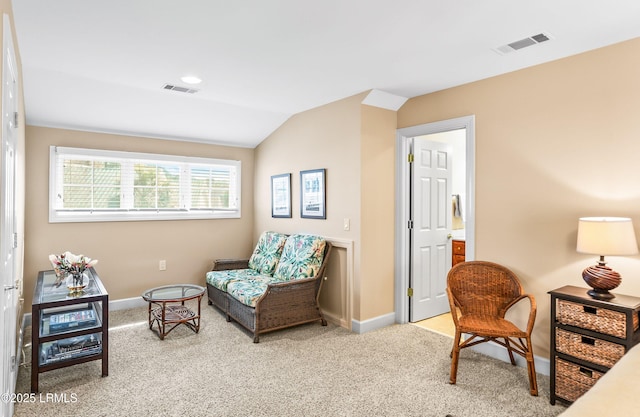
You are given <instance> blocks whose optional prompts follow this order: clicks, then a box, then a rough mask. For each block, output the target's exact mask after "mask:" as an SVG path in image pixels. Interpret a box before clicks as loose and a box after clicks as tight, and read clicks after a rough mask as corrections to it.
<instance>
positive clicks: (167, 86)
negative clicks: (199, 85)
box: [162, 84, 199, 94]
mask: <svg viewBox="0 0 640 417" xmlns="http://www.w3.org/2000/svg"><path fill="white" fill-rule="evenodd" d="M162 88H163V89H164V90H171V91H177V92H179V93H188V94H194V93H197V92H198V91H199V90H196V89H195V88H187V87H180V86H179V85H171V84H165V85H163V86H162Z"/></svg>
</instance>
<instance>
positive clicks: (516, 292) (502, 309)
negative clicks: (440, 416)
mask: <svg viewBox="0 0 640 417" xmlns="http://www.w3.org/2000/svg"><path fill="white" fill-rule="evenodd" d="M447 294H448V296H449V304H450V306H451V315H452V317H453V321H454V324H455V327H456V333H455V338H454V343H453V350H452V352H451V375H450V381H451V383H452V384H455V383H456V375H457V373H458V358H459V357H460V349H463V348H466V347H470V346H474V345H477V344H479V343H484V342H490V341H491V342H495V343H497V344H499V345H502V346H504V347H505V348H506V349H507V351H508V353H509V359H510V360H511V364H512V365H515V364H516V363H515V360H514V357H513V354H514V353H517V354H519V355H521V356H522V357H524V358H525V359H526V360H527V369H528V371H529V388H530V392H531V395H538V384H537V381H536V371H535V366H534V362H533V352H532V350H531V331H532V330H533V324H534V321H535V318H536V302H535V299H534V298H533V296H531V295H529V294H524V293H523V290H522V285H520V281H519V280H518V277H517V276H516V275H515V274H514V273H513V272H511V271H510V270H509V269H507V268H505V267H504V266H501V265H498V264H495V263H492V262H484V261H470V262H463V263H459V264H457V265H455V266H454V267H453V268H451V270H450V271H449V274H448V276H447ZM525 298H528V299H529V302H530V304H531V305H530V312H529V319H528V323H527V329H526V330H524V331H523V330H520V329H519V328H518V327H517V326H516V325H515V324H513V323H512V322H511V321H509V320H506V319H505V313H506V312H507V310H508V309H509V308H511V307H512V306H513V305H514V304H516V303H517V302H518V301H520V300H522V299H525ZM463 333H465V334H469V335H470V337H469V338H467V339H466V340H463V341H462V342H461V336H462V334H463Z"/></svg>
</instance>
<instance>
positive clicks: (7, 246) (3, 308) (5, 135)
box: [0, 15, 18, 416]
mask: <svg viewBox="0 0 640 417" xmlns="http://www.w3.org/2000/svg"><path fill="white" fill-rule="evenodd" d="M3 23H4V31H3V39H4V42H3V67H2V159H1V162H0V163H1V166H0V169H1V170H2V180H1V182H0V260H1V263H0V268H1V271H0V274H1V277H2V284H3V291H2V297H1V301H0V303H1V305H0V315H1V316H0V334H1V335H2V336H3V338H2V342H1V343H0V363H1V368H2V369H1V370H2V380H1V382H0V383H1V384H2V387H1V389H2V393H3V394H12V393H13V392H14V389H15V386H14V382H15V376H16V374H15V372H16V369H17V368H16V364H15V360H16V359H15V358H16V314H17V302H18V300H17V298H18V296H17V280H16V268H15V267H16V265H15V259H16V257H15V253H16V247H17V241H16V199H15V170H16V143H17V138H16V127H17V126H16V120H17V111H18V107H17V106H18V103H17V85H16V84H17V78H16V71H15V68H16V67H15V53H14V51H13V41H12V39H11V27H10V26H9V20H8V18H7V15H4V22H3ZM0 403H1V404H2V415H3V416H11V415H13V405H12V403H11V401H2V402H0Z"/></svg>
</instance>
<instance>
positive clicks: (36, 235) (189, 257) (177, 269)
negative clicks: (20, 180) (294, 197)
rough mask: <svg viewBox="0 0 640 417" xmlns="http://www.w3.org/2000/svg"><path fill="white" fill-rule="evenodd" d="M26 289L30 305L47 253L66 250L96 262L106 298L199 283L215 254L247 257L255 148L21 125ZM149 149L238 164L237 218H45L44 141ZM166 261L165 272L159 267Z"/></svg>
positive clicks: (46, 149) (46, 157) (46, 162)
mask: <svg viewBox="0 0 640 417" xmlns="http://www.w3.org/2000/svg"><path fill="white" fill-rule="evenodd" d="M26 138H27V140H26V142H27V161H26V163H27V173H26V180H27V184H28V187H27V196H26V204H27V210H26V238H25V240H26V244H25V246H26V252H25V292H26V301H27V302H28V303H30V302H31V297H32V295H33V287H34V285H35V279H36V277H37V273H38V271H40V270H43V269H50V264H49V261H48V255H49V254H50V253H62V252H64V251H66V250H69V251H71V252H73V253H82V254H85V255H87V256H89V257H91V258H95V259H98V261H99V262H98V264H97V265H96V270H97V271H98V274H99V275H100V277H101V278H102V281H103V282H104V284H105V286H106V288H107V290H108V291H109V297H110V299H111V300H118V299H124V298H130V297H138V296H140V294H141V293H142V292H143V291H144V290H145V289H147V288H150V287H154V286H158V285H164V284H170V283H194V284H200V285H204V283H205V280H204V279H205V278H204V275H205V273H206V271H208V270H210V269H211V266H212V261H213V260H214V259H216V258H231V257H246V256H248V255H249V254H250V253H251V250H252V246H251V244H252V242H251V233H252V230H253V158H254V150H253V149H245V148H233V147H225V146H214V145H205V144H197V143H189V142H179V141H169V140H160V139H147V138H139V137H129V136H118V135H109V134H101V133H89V132H80V131H73V130H62V129H51V128H43V127H32V126H29V127H27V132H26ZM50 145H59V146H74V147H85V148H97V149H109V150H122V151H131V152H151V153H161V154H173V155H184V156H199V157H206V158H221V159H236V160H240V161H242V218H240V219H216V220H177V221H141V222H101V223H51V224H50V223H49V222H48V186H49V146H50ZM160 259H166V261H167V270H166V271H159V270H158V261H159V260H160Z"/></svg>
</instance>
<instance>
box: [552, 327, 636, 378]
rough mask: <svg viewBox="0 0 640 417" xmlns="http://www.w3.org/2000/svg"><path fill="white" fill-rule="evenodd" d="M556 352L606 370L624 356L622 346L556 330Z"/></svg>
mask: <svg viewBox="0 0 640 417" xmlns="http://www.w3.org/2000/svg"><path fill="white" fill-rule="evenodd" d="M556 350H557V351H558V352H562V353H565V354H567V355H571V356H573V357H574V358H579V359H583V360H585V361H589V362H591V363H596V364H598V365H602V366H606V367H608V368H611V367H612V366H613V365H614V364H615V363H616V362H618V361H619V360H620V358H622V355H624V346H623V345H619V344H617V343H612V342H607V341H606V340H600V339H597V338H595V337H588V336H584V335H581V334H577V333H573V332H568V331H566V330H562V329H556Z"/></svg>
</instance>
